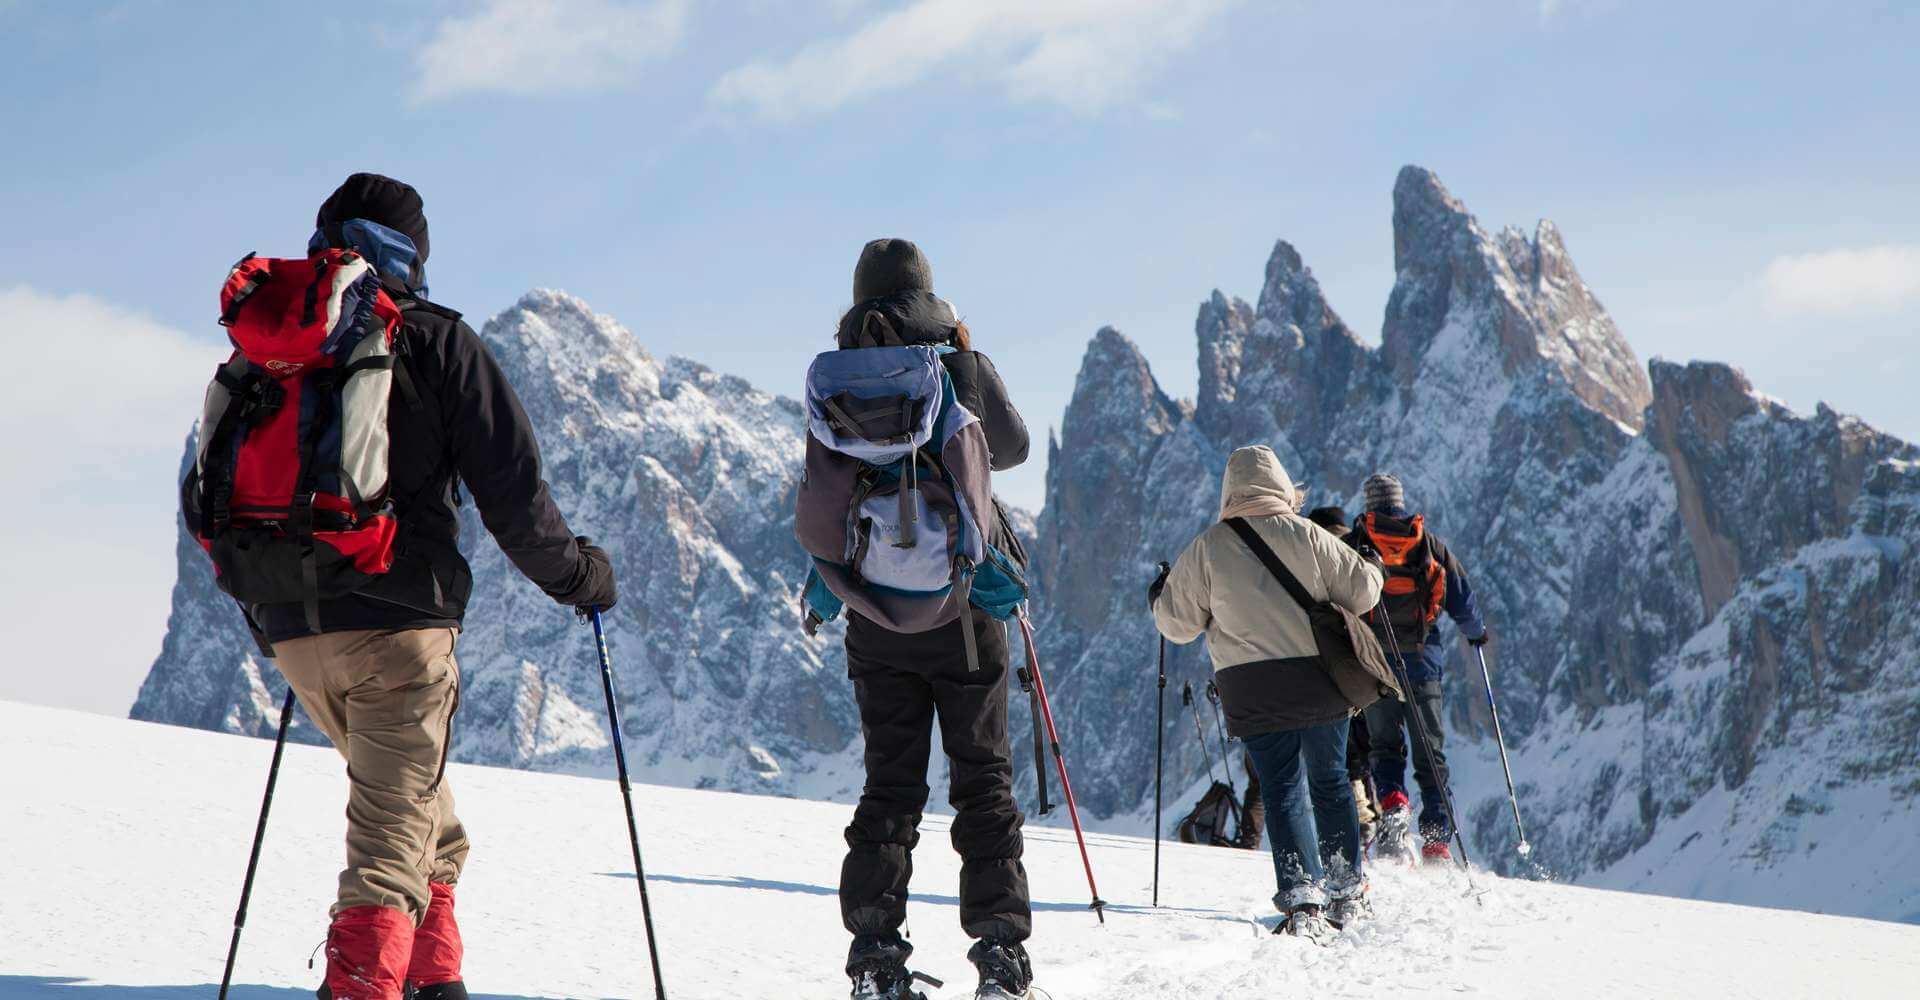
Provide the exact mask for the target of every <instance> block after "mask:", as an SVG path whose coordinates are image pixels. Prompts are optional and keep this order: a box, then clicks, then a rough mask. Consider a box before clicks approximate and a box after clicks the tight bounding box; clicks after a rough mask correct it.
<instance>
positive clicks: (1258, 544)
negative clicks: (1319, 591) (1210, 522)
mask: <svg viewBox="0 0 1920 1000" xmlns="http://www.w3.org/2000/svg"><path fill="white" fill-rule="evenodd" d="M1227 526H1228V527H1230V528H1232V529H1233V533H1234V534H1236V535H1239V536H1240V540H1241V541H1243V542H1245V543H1247V548H1249V549H1252V550H1253V554H1254V555H1255V556H1257V557H1258V558H1259V559H1260V562H1261V563H1262V564H1263V565H1265V566H1266V567H1267V572H1269V573H1272V574H1273V578H1274V579H1276V580H1278V581H1280V586H1282V587H1285V588H1286V589H1287V593H1288V594H1289V595H1291V596H1292V597H1293V599H1294V601H1295V602H1296V603H1298V604H1299V605H1300V610H1302V611H1312V610H1313V609H1314V607H1316V606H1317V605H1319V604H1320V603H1321V602H1319V601H1316V600H1314V599H1313V595H1312V594H1309V593H1307V588H1305V587H1303V586H1301V585H1300V579H1299V578H1298V577H1296V576H1294V575H1293V571H1292V570H1290V569H1288V568H1287V564H1286V563H1284V562H1281V561H1280V557H1279V556H1277V555H1275V554H1274V552H1273V549H1272V548H1270V547H1268V545H1267V540H1266V539H1264V538H1261V537H1260V533H1259V532H1258V531H1255V530H1253V525H1251V524H1248V523H1247V519H1246V518H1244V517H1230V518H1228V519H1227Z"/></svg>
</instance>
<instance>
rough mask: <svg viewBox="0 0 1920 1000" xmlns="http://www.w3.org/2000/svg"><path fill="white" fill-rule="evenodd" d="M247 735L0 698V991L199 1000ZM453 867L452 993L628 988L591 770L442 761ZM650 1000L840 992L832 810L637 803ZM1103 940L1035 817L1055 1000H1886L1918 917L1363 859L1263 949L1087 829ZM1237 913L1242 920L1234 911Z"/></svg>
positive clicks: (932, 884) (1222, 902)
mask: <svg viewBox="0 0 1920 1000" xmlns="http://www.w3.org/2000/svg"><path fill="white" fill-rule="evenodd" d="M269 751H270V746H269V744H267V743H265V742H263V741H259V740H252V739H245V738H241V737H234V736H226V735H220V734H214V733H208V732H201V731H197V730H189V729H177V728H170V727H166V726H159V725H152V724H148V723H139V722H125V721H119V720H114V719H108V718H103V717H99V716H93V715H84V714H79V713H73V712H64V711H58V710H53V709H43V708H33V707H28V706H24V705H15V704H8V703H0V760H4V761H5V762H6V763H5V765H4V770H0V803H4V806H0V809H4V813H0V848H4V860H5V863H4V865H3V866H0V997H8V998H13V997H25V998H44V1000H90V998H112V997H124V998H133V1000H176V998H185V997H210V996H212V994H213V990H214V987H213V985H212V984H214V983H217V982H218V980H219V977H220V965H221V959H222V957H223V956H224V953H225V948H226V942H227V937H228V934H229V932H230V928H231V920H232V913H233V905H234V902H235V900H236V898H237V894H238V892H239V886H240V879H241V875H242V872H243V869H244V865H245V862H246V850H247V844H248V841H249V838H250V837H251V835H252V833H253V822H254V816H255V812H256V810H257V809H258V807H259V798H260V789H261V782H262V780H263V779H264V777H265V771H266V765H267V760H268V756H269ZM450 773H451V775H452V781H453V786H454V788H455V789H456V791H457V794H458V796H459V802H460V811H461V813H462V814H463V816H464V817H465V818H466V820H467V823H468V825H469V827H470V828H471V830H472V832H473V837H474V844H475V848H474V853H473V858H472V862H471V865H470V866H469V868H468V871H467V874H466V878H465V881H464V882H463V885H462V888H461V895H460V907H461V915H462V918H463V919H462V922H463V926H464V929H465V932H466V935H467V942H468V949H469V951H468V963H467V972H468V981H469V983H471V984H472V985H473V987H474V988H475V989H476V990H477V991H480V992H478V993H476V995H483V994H484V995H486V996H490V997H561V996H568V997H574V996H623V997H627V996H648V995H650V992H651V991H650V983H649V978H648V973H647V963H646V952H645V949H644V947H643V945H642V942H641V938H640V932H639V901H638V898H637V893H636V892H635V891H634V883H633V879H632V877H631V874H630V872H629V868H630V862H629V858H628V853H627V846H626V840H625V831H624V828H623V827H624V821H623V819H622V816H621V810H620V802H619V793H618V790H617V788H616V786H615V785H614V783H613V782H611V781H606V780H599V779H592V778H580V777H570V776H564V775H551V774H536V773H531V772H521V771H508V770H497V769H491V768H480V767H468V766H459V765H456V766H454V767H453V768H452V770H451V772H450ZM344 782H345V778H344V775H343V773H342V768H341V766H340V763H339V761H338V758H336V757H335V756H334V755H333V754H332V752H331V751H329V750H325V749H319V748H312V747H290V748H289V749H288V752H287V759H286V764H285V767H284V769H283V772H282V775H281V780H280V789H279V792H278V795H277V797H276V800H275V803H274V813H273V819H272V825H271V828H270V830H269V833H268V838H267V847H266V851H265V853H264V855H263V857H262V860H261V867H260V875H259V882H258V888H257V889H256V892H255V896H254V902H253V907H252V910H251V914H250V917H249V920H248V927H247V932H246V938H245V940H244V942H243V944H242V947H241V954H240V962H239V966H238V970H237V973H236V980H237V982H239V983H241V984H243V985H242V987H241V988H240V989H239V990H238V991H237V993H236V995H237V996H238V997H240V998H241V1000H299V998H303V997H307V996H310V995H311V994H310V993H309V992H307V991H308V989H309V988H310V987H311V986H312V985H313V984H314V983H315V982H317V981H318V973H317V972H313V971H309V970H308V968H307V956H308V954H309V953H310V952H311V951H312V950H313V948H314V946H315V945H317V944H319V943H320V941H321V939H322V937H323V935H324V933H325V914H326V907H327V904H328V902H329V901H330V899H331V896H332V887H333V881H334V873H335V871H336V869H337V867H338V864H339V856H340V850H341V848H340V842H341V831H342V822H343V821H342V819H341V809H342V806H343V804H344V794H345V792H344ZM635 794H636V795H637V797H638V801H639V803H640V807H641V810H642V818H641V828H642V830H641V835H642V838H643V843H644V846H645V848H646V852H647V855H646V858H647V864H648V865H649V866H650V869H651V875H652V877H651V880H650V885H651V889H652V894H653V900H654V913H655V919H656V921H657V922H658V925H659V930H660V935H661V941H660V944H661V950H662V952H663V956H664V962H665V969H666V981H667V989H668V993H669V995H670V996H672V997H675V998H676V1000H699V998H729V1000H732V998H754V1000H760V998H768V1000H773V998H789V997H815V998H822V1000H825V998H830V997H837V996H844V995H845V980H844V979H843V978H842V977H841V975H840V972H839V964H840V961H841V957H842V955H843V954H844V951H845V947H846V939H845V936H844V934H843V932H842V931H841V929H840V924H839V916H838V910H837V906H836V902H835V898H834V896H835V894H834V885H835V881H836V878H837V874H838V870H839V859H840V852H841V849H842V842H841V840H840V830H841V828H842V826H843V825H844V824H845V822H846V820H847V818H848V816H849V813H850V809H849V808H848V807H846V806H843V805H835V804H826V803H816V802H804V801H793V800H782V799H771V798H758V797H752V796H744V795H733V794H725V793H719V792H707V791H694V790H688V789H679V788H662V787H656V786H650V785H642V786H638V787H636V789H635ZM946 826H947V823H946V819H945V818H944V817H939V816H934V817H929V819H928V820H927V824H926V827H927V830H926V832H927V833H928V836H927V837H925V838H924V839H923V841H922V845H921V848H920V850H919V851H918V852H917V858H916V860H917V862H918V865H917V872H916V879H915V887H916V889H917V890H918V891H919V892H920V895H918V896H917V897H916V899H915V901H914V902H913V904H912V907H911V914H912V930H913V935H914V941H915V943H916V944H917V946H918V948H919V952H918V954H917V955H916V959H917V961H916V963H915V964H916V965H917V966H918V967H919V968H921V969H923V970H925V971H927V972H929V973H932V974H933V975H936V976H940V977H943V978H945V979H947V980H948V987H947V989H946V990H945V991H943V992H942V993H941V997H943V998H944V997H948V996H962V995H966V994H967V992H968V991H967V990H966V989H963V988H960V987H967V986H970V982H971V978H972V975H971V970H970V969H969V968H968V966H967V964H966V961H965V958H964V954H965V950H966V942H965V940H964V939H963V937H962V936H961V934H960V932H959V929H958V927H957V926H956V914H955V907H956V902H955V899H954V890H955V884H954V883H955V877H956V870H957V865H956V864H955V860H954V857H953V855H952V852H951V851H950V850H949V849H948V847H947V844H946V843H945V840H946V838H945V837H944V836H942V835H941V834H942V833H943V832H944V830H945V829H946ZM1093 840H1094V858H1093V861H1094V866H1095V872H1096V874H1097V875H1098V876H1099V878H1100V879H1101V886H1102V889H1103V890H1104V894H1105V895H1106V897H1107V899H1108V900H1110V901H1111V903H1112V906H1111V908H1110V910H1109V914H1108V920H1107V925H1106V926H1105V927H1104V928H1102V927H1100V926H1099V925H1098V924H1096V923H1095V921H1094V918H1093V916H1092V915H1091V914H1090V913H1088V912H1087V911H1086V908H1085V903H1086V894H1085V893H1086V887H1085V883H1084V879H1083V877H1082V875H1081V871H1080V862H1079V858H1078V855H1077V854H1076V852H1075V850H1074V846H1073V838H1072V834H1071V832H1070V831H1067V830H1061V829H1056V828H1052V827H1046V828H1031V829H1030V831H1029V839H1028V865H1029V867H1030V870H1031V872H1032V879H1033V889H1034V894H1035V897H1036V910H1037V911H1038V912H1037V914H1036V931H1035V935H1034V940H1033V941H1032V943H1031V948H1032V951H1033V956H1034V965H1035V968H1036V970H1037V973H1038V981H1039V984H1040V985H1041V986H1043V987H1044V988H1045V989H1046V990H1047V991H1048V992H1049V993H1050V994H1051V995H1052V996H1053V997H1055V998H1058V1000H1103V998H1110V1000H1134V998H1149V997H1150V998H1155V1000H1160V998H1170V997H1178V998H1198V1000H1212V998H1252V997H1282V996H1286V997H1295V996H1298V997H1313V998H1323V997H1325V998H1332V997H1355V998H1367V1000H1378V998H1381V997H1386V996H1400V997H1416V996H1454V995H1471V996H1477V997H1525V998H1533V997H1553V998H1577V997H1600V998H1607V1000H1619V998H1630V997H1669V996H1671V997H1687V998H1689V1000H1711V998H1720V997H1742V998H1752V997H1764V998H1776V997H1822V998H1829V997H1849V998H1853V997H1896V996H1902V997H1911V996H1914V995H1916V993H1915V990H1916V989H1917V988H1920V987H1916V986H1915V983H1916V982H1920V927H1914V926H1907V925H1901V924H1892V923H1877V922H1873V921H1865V920H1856V919H1849V918H1841V917H1829V916H1819V915H1812V914H1806V913H1791V912H1785V911H1779V910H1765V909H1758V908H1748V907H1738V906H1729V905H1723V904H1715V903H1700V902H1690V901H1684V900H1676V899H1668V898H1662V897H1657V896H1649V895H1639V894H1629V893H1619V892H1608V891H1600V890H1591V889H1580V888H1571V887H1566V886H1556V885H1548V884H1540V883H1527V882H1515V881H1505V880H1500V879H1494V878H1491V877H1488V876H1484V875H1483V876H1478V877H1477V878H1478V880H1479V884H1480V886H1481V887H1482V888H1483V889H1485V890H1486V891H1485V893H1484V894H1483V895H1481V896H1480V897H1479V898H1478V900H1477V901H1476V899H1475V898H1473V897H1470V896H1469V895H1468V891H1467V885H1466V883H1465V881H1464V880H1463V878H1462V877H1461V876H1460V875H1459V874H1458V873H1455V872H1449V873H1443V874H1425V873H1415V872H1411V871H1406V870H1392V871H1385V870H1383V871H1377V872H1376V873H1375V874H1374V878H1373V887H1374V901H1375V906H1376V909H1377V913H1376V916H1375V918H1374V919H1373V920H1372V921H1371V922H1370V923H1368V924H1366V925H1364V926H1363V927H1361V928H1359V929H1357V930H1355V931H1353V932H1351V933H1350V934H1348V935H1347V936H1346V937H1344V938H1343V939H1342V940H1340V941H1339V942H1337V943H1336V944H1335V945H1334V946H1332V947H1330V948H1318V947H1315V946H1313V945H1310V944H1306V943H1303V942H1301V941H1297V940H1293V939H1279V938H1274V937H1272V936H1270V935H1268V934H1267V933H1266V925H1270V924H1271V923H1272V914H1271V913H1270V906H1269V904H1268V903H1267V898H1268V896H1269V895H1270V894H1271V893H1272V890H1273V884H1272V879H1273V876H1272V869H1271V867H1270V865H1269V863H1268V861H1267V859H1266V856H1265V855H1264V854H1249V853H1240V852H1233V851H1227V850H1219V849H1202V848H1192V847H1182V846H1178V845H1170V846H1168V847H1167V848H1166V849H1165V855H1164V866H1165V867H1164V874H1163V879H1164V888H1163V892H1162V900H1161V901H1162V904H1163V905H1162V907H1161V908H1160V909H1159V910H1153V909H1151V908H1149V906H1148V905H1147V904H1148V900H1149V890H1150V883H1151V876H1152V844H1151V842H1150V841H1143V840H1139V839H1135V838H1128V837H1116V836H1108V835H1095V836H1094V838H1093ZM1256 919H1257V920H1258V921H1259V922H1260V923H1259V924H1258V925H1256V923H1255V922H1254V921H1255V920H1256Z"/></svg>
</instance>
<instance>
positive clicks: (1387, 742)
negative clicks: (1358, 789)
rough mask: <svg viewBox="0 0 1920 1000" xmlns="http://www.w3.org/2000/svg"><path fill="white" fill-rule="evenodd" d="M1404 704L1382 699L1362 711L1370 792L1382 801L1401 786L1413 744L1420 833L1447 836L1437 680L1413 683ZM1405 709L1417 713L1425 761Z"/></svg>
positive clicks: (1448, 825)
mask: <svg viewBox="0 0 1920 1000" xmlns="http://www.w3.org/2000/svg"><path fill="white" fill-rule="evenodd" d="M1409 694H1410V696H1411V700H1410V702H1400V701H1395V700H1394V699H1392V698H1382V699H1380V700H1379V701H1376V702H1374V703H1373V704H1372V705H1370V706H1368V708H1367V710H1366V712H1365V713H1364V715H1365V717H1366V720H1367V735H1368V737H1369V738H1370V739H1372V741H1373V753H1372V757H1373V783H1374V786H1375V794H1377V795H1379V796H1380V797H1381V798H1382V799H1385V798H1386V797H1387V796H1388V795H1390V794H1392V793H1394V792H1402V793H1404V792H1405V791H1406V790H1407V757H1408V753H1407V745H1408V743H1409V742H1412V744H1413V753H1412V757H1413V777H1414V780H1415V781H1417V782H1418V783H1419V785H1420V832H1421V834H1422V835H1423V836H1426V837H1428V838H1431V839H1435V840H1445V839H1446V838H1448V837H1450V836H1452V835H1453V825H1452V824H1451V823H1449V822H1447V800H1446V795H1445V793H1444V792H1443V791H1442V788H1443V786H1445V785H1446V783H1447V780H1448V774H1449V772H1448V771H1447V753H1446V744H1447V738H1446V732H1445V731H1444V730H1442V729H1441V728H1440V682H1439V681H1424V682H1416V683H1415V684H1414V685H1413V690H1412V691H1411V692H1409ZM1409 710H1412V711H1417V712H1419V713H1420V721H1421V722H1422V723H1423V724H1424V726H1425V728H1426V733H1427V740H1428V741H1429V742H1430V743H1432V744H1433V759H1432V760H1431V761H1429V760H1428V759H1427V755H1426V753H1425V752H1424V751H1423V750H1422V748H1421V747H1420V741H1419V737H1418V736H1416V735H1414V733H1413V721H1412V719H1411V718H1410V715H1409Z"/></svg>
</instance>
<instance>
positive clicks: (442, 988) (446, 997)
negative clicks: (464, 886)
mask: <svg viewBox="0 0 1920 1000" xmlns="http://www.w3.org/2000/svg"><path fill="white" fill-rule="evenodd" d="M429 888H430V889H432V890H433V900H432V901H431V902H429V903H428V904H427V912H426V915H425V916H423V917H421V918H420V927H419V928H418V929H417V930H415V931H414V932H413V958H412V960H411V961H410V962H408V963H407V982H408V983H409V984H411V985H412V986H413V987H414V988H415V989H416V990H418V991H419V995H420V996H421V997H423V998H435V1000H457V998H458V997H465V996H466V988H465V987H464V986H462V985H461V980H460V960H461V958H462V956H464V955H465V954H466V948H465V946H463V945H462V944H461V943H460V925H459V924H458V923H456V922H455V921H454V919H453V887H452V886H450V885H441V884H439V883H438V882H436V883H434V884H433V885H431V886H429ZM454 987H458V990H457V991H456V990H455V989H454Z"/></svg>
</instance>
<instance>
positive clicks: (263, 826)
mask: <svg viewBox="0 0 1920 1000" xmlns="http://www.w3.org/2000/svg"><path fill="white" fill-rule="evenodd" d="M292 721H293V688H292V687H288V688H287V700H286V701H285V702H283V703H282V704H281V705H280V734H279V735H278V736H275V737H274V739H273V763H272V764H270V765H268V766H267V794H266V795H265V796H263V797H262V798H261V799H260V822H259V823H258V824H257V825H255V826H254V828H253V853H252V854H250V855H248V857H247V878H246V881H245V882H242V883H241V884H240V908H239V909H238V910H235V911H234V913H233V941H232V942H231V943H229V944H228V945H227V969H226V971H225V972H222V973H221V974H220V1000H227V987H228V986H229V985H231V984H232V983H233V960H234V958H235V957H236V956H238V955H239V954H240V932H241V931H242V930H244V929H245V928H246V926H247V901H248V900H250V899H252V898H253V876H254V873H255V872H257V871H259V870H260V845H261V843H263V842H264V841H265V840H266V839H267V811H268V810H270V809H272V808H273V786H274V784H275V783H276V782H278V781H279V780H280V756H281V754H282V753H283V752H285V751H286V749H287V724H288V723H289V722H292Z"/></svg>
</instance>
